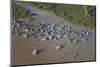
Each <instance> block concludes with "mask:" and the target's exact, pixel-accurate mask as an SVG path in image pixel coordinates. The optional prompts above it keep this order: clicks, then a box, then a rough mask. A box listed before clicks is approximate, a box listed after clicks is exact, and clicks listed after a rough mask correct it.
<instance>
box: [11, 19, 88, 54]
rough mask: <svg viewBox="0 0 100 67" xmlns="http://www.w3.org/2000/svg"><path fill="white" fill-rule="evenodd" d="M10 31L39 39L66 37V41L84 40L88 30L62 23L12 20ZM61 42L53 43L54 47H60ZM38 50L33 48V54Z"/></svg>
mask: <svg viewBox="0 0 100 67" xmlns="http://www.w3.org/2000/svg"><path fill="white" fill-rule="evenodd" d="M11 31H12V33H13V34H15V35H17V36H21V37H23V38H30V37H32V36H33V37H35V38H39V39H40V40H41V41H47V40H60V39H66V41H68V43H78V42H80V41H81V42H85V41H86V40H88V35H89V34H90V32H88V31H85V30H84V29H75V28H72V27H69V26H67V25H65V24H63V23H48V22H42V23H39V24H33V22H30V21H22V20H14V21H13V22H12V24H11ZM63 47H64V45H63V44H57V45H55V49H62V48H63ZM37 54H38V50H37V49H34V50H33V55H37Z"/></svg>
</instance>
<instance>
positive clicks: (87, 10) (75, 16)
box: [24, 2, 96, 28]
mask: <svg viewBox="0 0 100 67" xmlns="http://www.w3.org/2000/svg"><path fill="white" fill-rule="evenodd" d="M24 3H27V4H28V5H29V6H31V7H37V8H40V9H42V10H46V11H48V12H50V13H52V14H55V15H56V16H59V17H61V18H64V19H65V20H68V21H70V22H72V23H74V24H77V25H82V26H85V27H88V28H94V27H95V26H96V19H95V17H96V7H95V6H87V5H66V4H49V3H40V2H38V3H36V2H34V3H33V2H24Z"/></svg>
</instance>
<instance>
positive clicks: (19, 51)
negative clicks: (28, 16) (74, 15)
mask: <svg viewBox="0 0 100 67" xmlns="http://www.w3.org/2000/svg"><path fill="white" fill-rule="evenodd" d="M32 9H34V10H36V11H37V13H39V14H40V16H37V17H36V20H34V21H33V24H38V23H41V22H43V21H44V20H45V21H47V22H49V23H54V22H57V23H59V22H61V21H62V19H60V18H58V17H57V16H54V15H50V14H48V13H47V12H45V11H43V10H39V9H36V8H32ZM63 21H64V20H63ZM64 23H65V24H67V25H68V26H69V27H76V28H77V29H80V28H82V27H79V26H76V25H73V24H71V23H69V22H66V21H64ZM84 29H86V28H84ZM86 30H88V31H89V32H91V34H90V35H89V37H88V38H89V40H88V41H86V42H84V43H83V42H79V43H76V44H74V43H68V41H67V39H59V40H48V41H41V40H39V41H38V40H37V39H36V38H34V37H30V38H23V37H21V36H16V35H15V34H11V64H12V65H27V64H44V63H59V62H75V61H93V60H95V50H96V49H95V45H96V44H95V30H90V29H86ZM56 44H64V48H62V49H61V50H57V49H56V48H55V45H56ZM35 48H43V49H44V51H43V52H40V53H39V54H38V55H36V56H33V54H32V52H33V50H34V49H35Z"/></svg>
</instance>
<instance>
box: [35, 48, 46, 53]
mask: <svg viewBox="0 0 100 67" xmlns="http://www.w3.org/2000/svg"><path fill="white" fill-rule="evenodd" d="M44 51H45V48H39V49H37V54H40V53H42V52H44Z"/></svg>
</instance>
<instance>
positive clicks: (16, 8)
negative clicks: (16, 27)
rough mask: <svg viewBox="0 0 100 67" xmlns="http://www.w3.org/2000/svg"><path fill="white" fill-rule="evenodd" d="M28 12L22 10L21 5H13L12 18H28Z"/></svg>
mask: <svg viewBox="0 0 100 67" xmlns="http://www.w3.org/2000/svg"><path fill="white" fill-rule="evenodd" d="M27 15H28V12H27V11H26V10H25V9H23V8H21V7H20V6H19V5H17V4H16V3H12V18H14V19H17V18H20V17H23V18H24V17H27Z"/></svg>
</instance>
